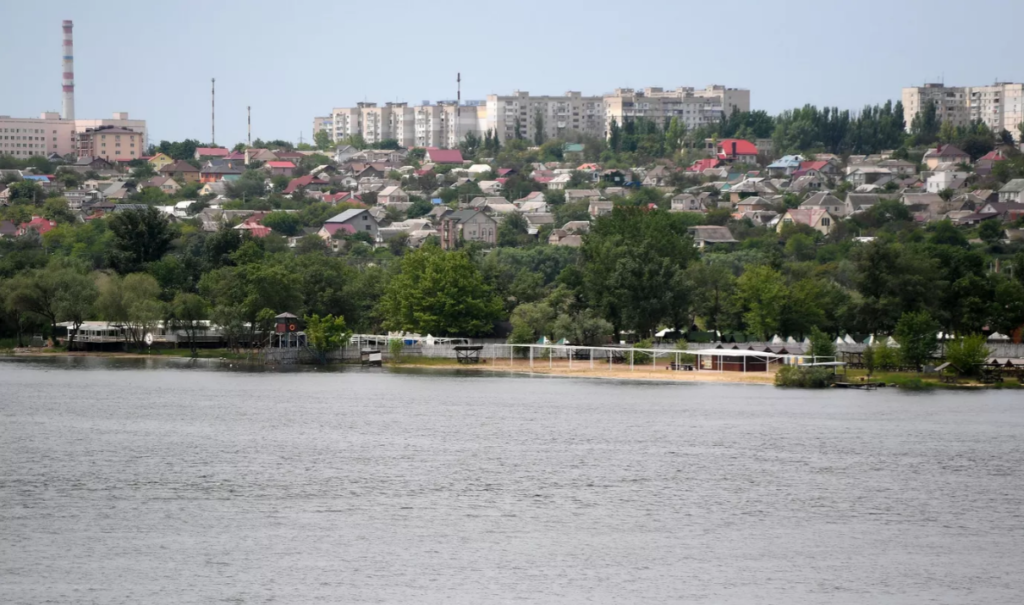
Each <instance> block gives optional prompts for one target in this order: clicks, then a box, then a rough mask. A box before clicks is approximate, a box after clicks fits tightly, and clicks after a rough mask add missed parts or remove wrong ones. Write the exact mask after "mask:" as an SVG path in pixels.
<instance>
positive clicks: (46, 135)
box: [0, 112, 75, 159]
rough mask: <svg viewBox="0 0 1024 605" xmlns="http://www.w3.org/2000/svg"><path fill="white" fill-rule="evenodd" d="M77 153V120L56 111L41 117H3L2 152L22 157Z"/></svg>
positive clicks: (1, 123) (0, 153)
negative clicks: (74, 120) (62, 117)
mask: <svg viewBox="0 0 1024 605" xmlns="http://www.w3.org/2000/svg"><path fill="white" fill-rule="evenodd" d="M51 153H56V154H58V155H68V154H70V153H75V123H74V122H73V121H70V120H62V119H61V118H60V114H58V113H56V112H46V113H43V114H41V115H40V116H39V117H38V118H12V117H9V116H0V155H11V156H14V157H16V158H19V159H24V158H28V157H32V156H37V155H38V156H44V157H45V156H48V155H50V154H51Z"/></svg>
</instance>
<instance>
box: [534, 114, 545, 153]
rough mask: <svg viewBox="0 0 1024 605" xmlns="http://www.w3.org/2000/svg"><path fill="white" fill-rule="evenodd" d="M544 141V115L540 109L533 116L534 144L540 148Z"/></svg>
mask: <svg viewBox="0 0 1024 605" xmlns="http://www.w3.org/2000/svg"><path fill="white" fill-rule="evenodd" d="M544 139H545V134H544V114H543V113H541V110H539V109H538V110H537V111H536V112H535V113H534V114H533V143H534V144H535V145H538V146H540V145H543V144H544Z"/></svg>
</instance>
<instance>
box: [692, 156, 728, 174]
mask: <svg viewBox="0 0 1024 605" xmlns="http://www.w3.org/2000/svg"><path fill="white" fill-rule="evenodd" d="M721 165H722V160H720V159H718V158H705V159H703V160H696V161H695V162H694V163H693V165H691V166H690V167H689V168H687V169H686V171H687V172H704V171H705V170H710V169H712V168H718V167H719V166H721Z"/></svg>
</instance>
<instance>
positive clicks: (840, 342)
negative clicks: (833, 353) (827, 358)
mask: <svg viewBox="0 0 1024 605" xmlns="http://www.w3.org/2000/svg"><path fill="white" fill-rule="evenodd" d="M833 344H837V345H841V344H843V339H842V338H839V337H838V336H837V337H836V341H835V343H833Z"/></svg>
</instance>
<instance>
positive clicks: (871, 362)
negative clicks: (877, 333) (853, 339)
mask: <svg viewBox="0 0 1024 605" xmlns="http://www.w3.org/2000/svg"><path fill="white" fill-rule="evenodd" d="M861 359H863V361H864V369H865V370H867V371H868V378H871V375H872V374H874V373H875V367H876V359H875V347H874V346H872V345H868V346H866V347H864V353H863V355H862V357H861Z"/></svg>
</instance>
